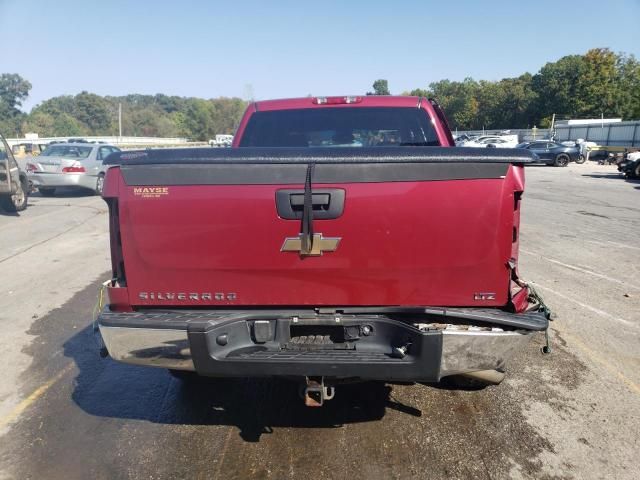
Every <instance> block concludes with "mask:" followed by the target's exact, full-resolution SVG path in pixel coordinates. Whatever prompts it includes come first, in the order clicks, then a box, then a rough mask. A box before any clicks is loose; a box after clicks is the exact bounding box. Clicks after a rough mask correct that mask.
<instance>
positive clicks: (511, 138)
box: [459, 135, 518, 148]
mask: <svg viewBox="0 0 640 480" xmlns="http://www.w3.org/2000/svg"><path fill="white" fill-rule="evenodd" d="M517 144H518V136H517V135H485V136H482V137H478V138H475V139H473V140H469V141H466V142H463V143H461V144H460V145H459V146H460V147H476V148H478V147H481V148H482V147H495V148H515V146H516V145H517Z"/></svg>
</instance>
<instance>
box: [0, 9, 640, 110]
mask: <svg viewBox="0 0 640 480" xmlns="http://www.w3.org/2000/svg"><path fill="white" fill-rule="evenodd" d="M0 35H1V38H2V40H1V41H0V73H18V74H20V75H21V76H22V77H24V78H26V79H27V80H29V81H30V82H31V83H32V85H33V88H32V90H31V94H30V96H29V98H28V100H27V101H26V102H25V103H24V105H23V109H24V110H26V111H29V110H30V109H31V108H32V107H33V106H34V105H36V104H38V103H40V102H42V101H43V100H46V99H48V98H51V97H53V96H57V95H74V94H77V93H79V92H81V91H83V90H87V91H89V92H93V93H97V94H99V95H125V94H129V93H142V94H155V93H164V94H167V95H180V96H194V97H203V98H213V97H219V96H237V97H241V98H245V99H247V98H256V99H267V98H283V97H295V96H306V95H309V94H311V95H344V94H362V93H364V92H366V91H368V90H371V84H372V83H373V81H374V80H376V79H378V78H384V79H387V80H388V81H389V87H390V90H391V92H392V93H402V92H403V91H407V90H411V89H413V88H418V87H420V88H426V87H427V86H428V84H429V83H430V82H434V81H438V80H441V79H445V78H448V79H450V80H462V79H464V78H465V77H472V78H474V79H476V80H480V79H484V80H499V79H501V78H504V77H510V76H518V75H520V74H522V73H524V72H531V73H535V72H536V71H538V70H539V69H540V67H542V66H543V65H544V64H545V63H547V62H552V61H555V60H557V59H559V58H560V57H562V56H564V55H570V54H582V53H585V52H586V51H587V50H589V49H590V48H597V47H608V48H610V49H612V50H614V51H616V52H625V53H629V54H634V55H635V56H636V57H640V0H599V1H595V0H582V1H563V0H555V1H547V0H534V1H531V2H522V1H511V2H508V1H502V0H493V1H465V0H458V1H456V2H447V1H443V0H439V1H427V0H423V1H417V0H391V1H377V0H369V1H360V0H351V1H348V0H343V1H333V0H324V1H304V0H298V1H277V0H273V1H249V0H247V1H244V0H234V1H231V0H226V1H217V0H209V1H205V0H202V1H193V0H174V1H166V0H148V1H147V0H138V1H133V0H132V1H124V0H100V1H97V0H94V1H91V0H85V1H78V0H57V1H47V0H40V1H36V0H0Z"/></svg>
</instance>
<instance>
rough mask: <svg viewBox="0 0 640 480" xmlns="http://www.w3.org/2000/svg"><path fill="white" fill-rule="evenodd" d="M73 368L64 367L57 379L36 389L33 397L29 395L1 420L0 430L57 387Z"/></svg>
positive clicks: (52, 379)
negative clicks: (53, 387) (54, 386)
mask: <svg viewBox="0 0 640 480" xmlns="http://www.w3.org/2000/svg"><path fill="white" fill-rule="evenodd" d="M71 367H73V364H72V363H70V364H69V365H67V366H66V367H64V368H63V369H62V370H61V371H60V372H58V374H57V375H56V376H55V377H53V378H51V379H50V380H49V381H48V382H46V383H45V384H43V385H41V386H39V387H38V388H36V389H35V390H34V391H33V393H32V394H31V395H29V396H28V397H27V398H25V399H24V400H22V401H21V402H20V403H19V404H18V405H16V408H14V409H13V410H12V411H11V412H9V413H8V414H7V415H5V416H4V417H2V418H0V429H2V428H4V427H5V426H7V425H8V424H10V423H11V422H13V421H14V420H15V419H17V418H18V417H19V416H20V415H21V414H22V413H23V412H24V411H25V410H26V409H27V408H29V407H30V406H31V405H33V404H34V403H35V402H36V401H37V400H38V399H39V398H40V397H42V396H43V395H44V394H45V393H46V392H47V390H49V389H50V388H51V387H52V386H53V385H55V383H56V382H58V381H59V380H60V379H61V378H62V377H64V375H65V374H66V373H67V372H68V371H69V370H71Z"/></svg>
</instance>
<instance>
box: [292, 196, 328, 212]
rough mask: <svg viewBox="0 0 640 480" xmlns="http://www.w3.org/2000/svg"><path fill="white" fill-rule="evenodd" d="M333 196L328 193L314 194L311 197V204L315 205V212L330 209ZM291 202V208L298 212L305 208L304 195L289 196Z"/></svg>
mask: <svg viewBox="0 0 640 480" xmlns="http://www.w3.org/2000/svg"><path fill="white" fill-rule="evenodd" d="M330 199H331V195H329V194H328V193H314V194H313V195H312V196H311V204H312V205H313V211H314V212H315V211H319V210H326V209H327V208H329V203H330ZM289 202H290V203H291V208H293V209H294V210H298V209H299V208H302V207H303V206H304V193H291V194H290V195H289Z"/></svg>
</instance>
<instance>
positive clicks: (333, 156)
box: [104, 147, 535, 165]
mask: <svg viewBox="0 0 640 480" xmlns="http://www.w3.org/2000/svg"><path fill="white" fill-rule="evenodd" d="M534 158H535V157H534V156H533V154H532V153H531V152H529V151H528V150H523V149H517V148H469V147H362V148H361V147H353V148H351V147H307V148H304V147H302V148H298V147H277V148H275V147H260V148H257V147H239V148H213V147H209V148H206V147H205V148H166V149H162V148H159V149H148V150H130V151H124V152H117V153H113V154H111V155H109V157H107V159H106V160H105V161H104V164H105V165H167V164H242V163H246V164H283V163H333V164H340V163H461V162H472V163H518V164H525V163H533V162H534Z"/></svg>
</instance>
